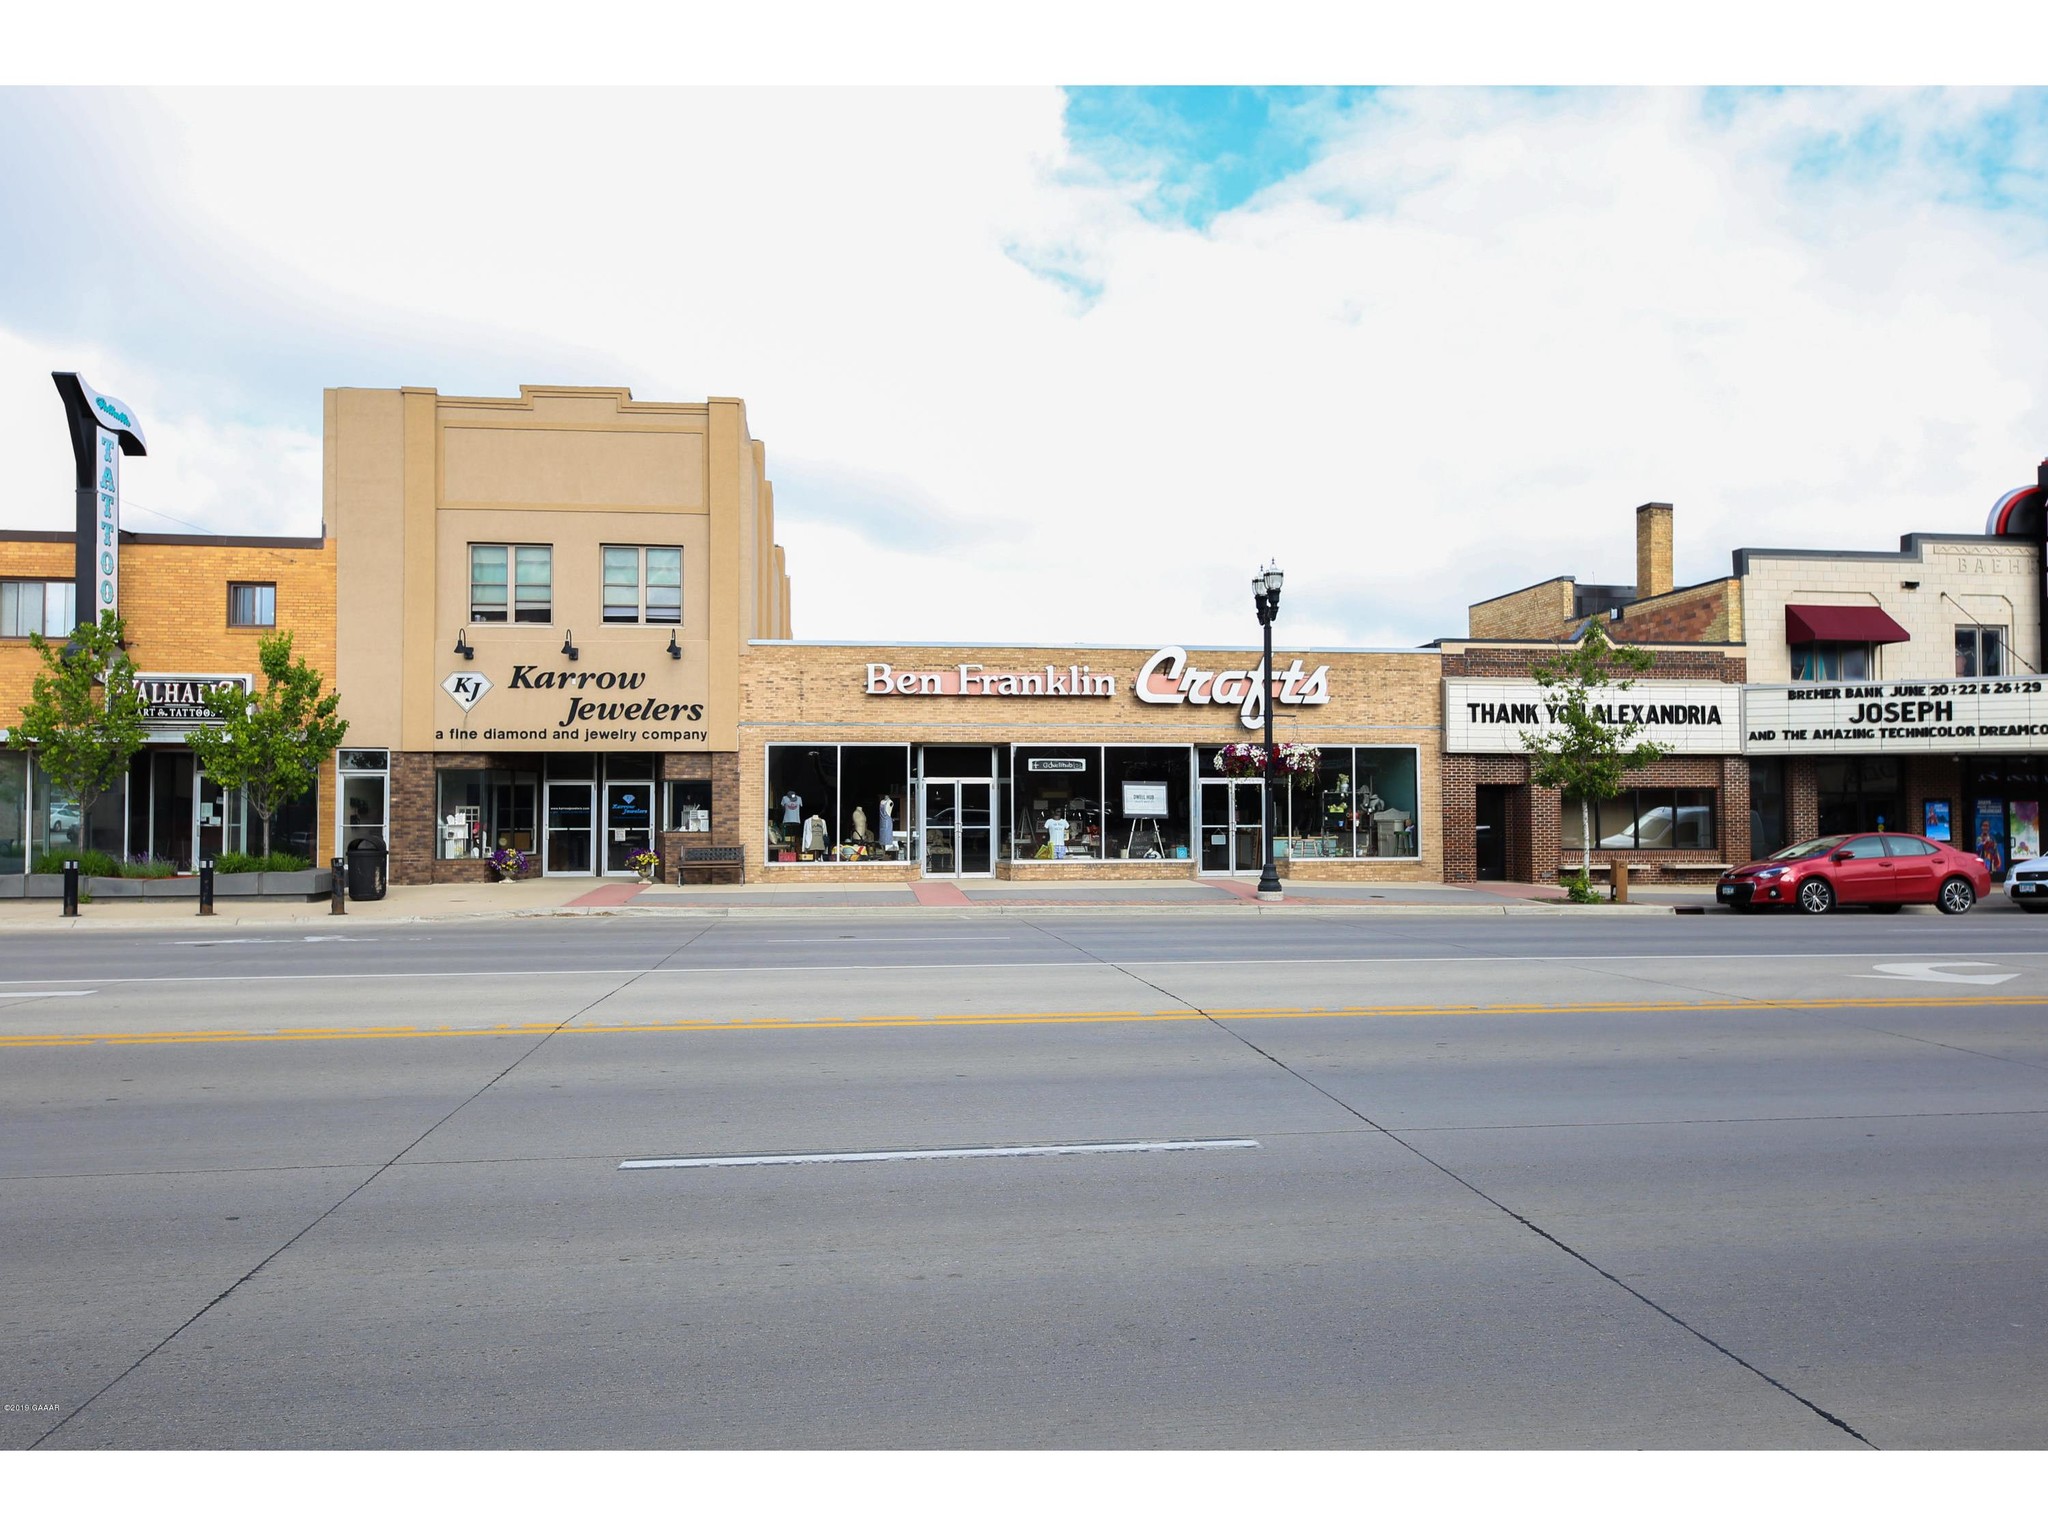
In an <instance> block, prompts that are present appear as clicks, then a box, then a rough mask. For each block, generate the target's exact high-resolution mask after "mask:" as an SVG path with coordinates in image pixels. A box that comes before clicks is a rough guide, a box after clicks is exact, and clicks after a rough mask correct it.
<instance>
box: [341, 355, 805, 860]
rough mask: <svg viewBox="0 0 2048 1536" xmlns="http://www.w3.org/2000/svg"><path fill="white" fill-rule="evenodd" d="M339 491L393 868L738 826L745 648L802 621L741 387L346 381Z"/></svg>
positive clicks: (364, 787)
mask: <svg viewBox="0 0 2048 1536" xmlns="http://www.w3.org/2000/svg"><path fill="white" fill-rule="evenodd" d="M325 502H326V518H327V525H328V527H329V529H330V530H331V531H332V533H333V535H334V537H335V539H336V542H337V543H338V545H339V547H340V550H341V561H340V575H339V582H338V595H339V601H340V615H339V623H338V629H337V643H338V646H339V649H340V652H341V664H340V672H339V677H340V681H341V688H342V696H343V698H344V700H345V701H346V703H347V707H348V710H349V712H350V713H349V718H350V722H351V728H350V731H349V740H348V750H349V752H350V753H351V754H352V755H351V756H350V757H349V758H348V760H347V761H346V763H345V765H344V766H345V769H346V770H347V771H346V773H345V779H346V782H345V783H344V785H343V799H344V801H345V802H347V803H348V806H347V807H345V809H347V811H348V814H350V815H352V816H353V817H354V818H355V823H354V824H355V826H356V827H357V828H358V830H364V831H367V830H370V829H372V828H374V827H375V826H376V825H378V824H379V823H380V822H381V821H382V820H383V803H384V801H385V799H386V797H387V796H388V804H389V817H388V828H389V832H388V835H389V842H390V851H391V874H392V878H393V879H394V880H396V881H400V882H409V881H426V880H459V879H481V878H483V877H484V875H485V874H486V870H485V860H486V859H487V858H489V857H490V856H491V855H492V854H493V853H497V854H498V856H499V857H504V856H507V855H510V854H519V855H523V856H525V858H526V859H527V860H528V861H529V862H530V863H531V865H532V872H535V873H539V872H543V871H545V872H547V873H555V874H563V873H582V874H607V873H611V874H624V873H630V869H629V868H628V866H627V864H626V860H627V858H628V856H629V855H630V854H631V853H634V852H637V851H640V850H645V849H648V848H650V847H658V846H660V844H661V839H662V836H663V834H664V832H665V831H672V832H673V836H672V837H670V838H669V839H668V842H669V844H670V845H671V847H670V851H671V853H673V851H674V849H676V848H679V847H680V846H682V845H683V843H685V842H690V841H702V842H704V843H710V842H712V841H713V840H714V839H716V838H720V837H722V838H724V839H726V840H727V841H732V840H735V838H736V834H737V830H738V828H737V815H738V805H737V801H736V799H735V797H734V794H733V793H732V790H731V786H730V784H729V783H728V785H727V787H726V791H725V793H723V794H719V795H716V799H715V800H714V794H715V792H716V786H717V783H718V781H719V780H720V779H721V778H723V777H726V776H727V775H729V774H730V772H731V768H732V762H733V754H734V753H735V752H736V751H737V749H738V745H739V697H740V658H741V648H742V646H743V645H744V643H745V642H746V641H749V640H754V639H773V638H780V637H785V636H787V635H788V634H789V577H788V573H787V572H786V570H785V569H784V566H783V557H782V551H781V549H780V548H779V547H778V546H777V545H776V543H775V537H774V492H773V488H772V486H771V485H770V483H769V481H768V478H767V474H766V466H765V457H764V450H763V447H762V445H761V443H759V442H758V441H756V440H755V439H754V438H753V437H751V436H750V435H749V433H748V431H747V419H746V408H745V406H744V405H743V404H742V403H741V402H740V401H737V400H723V399H712V400H707V401H704V402H702V403H691V404H657V403H649V402H643V401H637V400H635V399H633V397H632V395H631V393H630V392H629V391H627V390H623V389H576V388H553V387H550V388H526V389H522V390H521V391H520V394H519V397H518V398H517V399H467V398H457V397H444V396H441V395H439V394H436V393H435V392H434V391H433V390H429V389H393V390H368V389H335V390H329V391H328V392H327V402H326V488H325ZM713 804H718V805H720V806H722V810H721V813H720V818H721V819H720V820H718V821H709V820H707V819H706V818H705V817H704V816H703V815H702V814H701V813H702V812H703V811H704V810H705V809H706V808H707V807H709V806H711V805H713Z"/></svg>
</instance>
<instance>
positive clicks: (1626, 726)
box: [1522, 619, 1664, 883]
mask: <svg viewBox="0 0 2048 1536" xmlns="http://www.w3.org/2000/svg"><path fill="white" fill-rule="evenodd" d="M1651 662H1652V657H1651V655H1650V653H1649V652H1648V651H1645V650H1641V649H1639V648H1637V647H1636V646H1632V645H1616V644H1614V643H1613V642H1612V641H1611V640H1609V639H1608V638H1607V630H1606V627H1605V626H1604V625H1602V624H1601V622H1600V621H1599V620H1598V619H1593V620H1591V621H1590V622H1589V623H1588V624H1587V625H1586V633H1585V635H1584V636H1583V637H1582V638H1581V639H1580V641H1579V643H1578V645H1577V646H1576V647H1574V648H1573V649H1571V650H1569V651H1565V652H1563V653H1562V654H1560V655H1557V656H1555V657H1552V658H1551V659H1549V660H1547V661H1539V662H1536V663H1534V664H1533V665H1531V667H1530V668H1529V675H1530V676H1531V677H1532V678H1534V679H1535V680H1536V683H1537V685H1538V686H1539V687H1541V688H1542V689H1543V703H1544V712H1545V713H1546V714H1547V715H1548V716H1549V717H1550V721H1551V725H1550V728H1549V729H1548V730H1544V731H1524V732H1523V733H1522V746H1523V747H1524V749H1526V750H1527V752H1528V754H1529V779H1530V782H1531V783H1535V784H1540V785H1542V786H1544V787H1545V788H1546V789H1556V790H1562V791H1563V792H1564V796H1565V798H1566V799H1576V800H1577V801H1578V802H1579V827H1580V832H1581V836H1580V838H1579V849H1580V852H1579V873H1580V876H1581V878H1582V879H1584V880H1585V881H1587V882H1589V883H1590V882H1591V880H1592V878H1593V826H1592V822H1593V812H1592V807H1593V803H1594V802H1595V801H1598V800H1611V799H1613V798H1614V797H1615V796H1616V795H1618V794H1620V793H1621V781H1622V776H1623V775H1624V774H1626V773H1627V772H1629V770H1630V769H1633V768H1642V767H1646V766H1648V765H1649V764H1651V763H1654V762H1655V761H1657V759H1658V758H1660V757H1662V756H1663V755H1664V749H1663V748H1661V747H1659V746H1658V745H1657V744H1656V743H1655V742H1653V741H1647V740H1645V739H1644V737H1643V733H1644V730H1645V727H1644V726H1643V725H1642V724H1641V723H1640V722H1638V721H1628V720H1615V719H1608V718H1605V714H1604V711H1603V709H1602V701H1601V700H1600V699H1599V698H1598V697H1597V696H1596V695H1598V694H1600V693H1604V692H1609V691H1613V690H1619V689H1626V688H1631V687H1634V686H1635V682H1636V679H1637V678H1639V677H1640V676H1641V675H1642V674H1643V673H1645V672H1647V671H1648V670H1649V669H1650V666H1651Z"/></svg>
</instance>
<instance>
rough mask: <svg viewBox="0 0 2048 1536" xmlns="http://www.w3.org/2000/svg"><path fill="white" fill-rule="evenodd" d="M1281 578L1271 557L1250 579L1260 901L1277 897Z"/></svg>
mask: <svg viewBox="0 0 2048 1536" xmlns="http://www.w3.org/2000/svg"><path fill="white" fill-rule="evenodd" d="M1280 578H1281V572H1280V565H1279V562H1278V561H1274V560H1268V561H1267V562H1266V563H1265V564H1264V565H1263V566H1261V567H1260V568H1259V574H1258V575H1256V576H1254V577H1253V578H1252V605H1253V607H1254V609H1255V610H1256V611H1257V613H1258V615H1259V626H1260V627H1261V628H1262V629H1264V630H1265V632H1266V665H1265V667H1264V669H1263V670H1262V671H1261V672H1260V673H1259V686H1260V687H1261V688H1263V689H1264V690H1265V697H1263V698H1262V699H1260V701H1259V713H1260V714H1261V715H1263V716H1264V717H1265V721H1266V762H1265V775H1264V777H1265V792H1266V803H1265V805H1264V806H1263V807H1262V812H1263V814H1262V815H1261V816H1260V817H1259V835H1260V838H1261V840H1262V841H1263V842H1264V843H1265V845H1266V857H1265V865H1264V867H1263V868H1262V869H1260V871H1259V900H1261V901H1278V900H1279V899H1280V871H1279V870H1278V869H1276V868H1274V866H1273V820H1274V817H1273V620H1274V618H1275V617H1277V616H1278V614H1279V612H1280Z"/></svg>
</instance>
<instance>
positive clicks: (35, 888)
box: [0, 869, 334, 902]
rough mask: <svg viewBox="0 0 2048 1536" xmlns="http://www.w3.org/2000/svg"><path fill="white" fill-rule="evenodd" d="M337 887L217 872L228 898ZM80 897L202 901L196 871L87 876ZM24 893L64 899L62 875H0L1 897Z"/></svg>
mask: <svg viewBox="0 0 2048 1536" xmlns="http://www.w3.org/2000/svg"><path fill="white" fill-rule="evenodd" d="M333 887H334V872H333V871H332V870H326V869H301V870H297V871H294V872H293V873H291V874H262V875H215V876H214V877H213V894H214V895H215V897H217V898H218V897H227V896H275V897H278V898H280V899H283V900H288V901H318V900H320V899H322V898H323V897H325V896H327V895H328V893H329V892H330V891H332V889H333ZM78 893H79V895H80V896H81V897H88V896H89V897H91V898H92V899H93V900H94V901H167V900H176V901H190V902H197V901H198V900H199V877H198V876H197V875H170V876H166V877H165V878H163V879H161V880H124V879H121V878H119V877H117V876H110V875H86V876H83V877H81V878H80V880H79V882H78ZM9 897H14V898H21V897H26V898H28V899H30V900H33V901H62V900H63V899H64V877H63V876H62V875H0V901H4V900H6V899H8V898H9Z"/></svg>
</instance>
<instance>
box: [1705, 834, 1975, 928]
mask: <svg viewBox="0 0 2048 1536" xmlns="http://www.w3.org/2000/svg"><path fill="white" fill-rule="evenodd" d="M1714 894H1715V896H1716V897H1717V898H1718V899H1719V901H1720V902H1721V904H1722V905H1723V906H1726V907H1733V908H1735V909H1736V910H1737V911H1742V912H1748V911H1754V910H1755V909H1757V908H1758V907H1796V908H1797V909H1798V910H1799V911H1801V912H1832V911H1834V910H1835V908H1836V907H1838V906H1858V907H1869V908H1871V909H1872V910H1874V911H1878V912H1896V911H1898V910H1899V908H1900V907H1902V906H1905V905H1907V904H1908V903H1910V902H1933V903H1934V905H1935V906H1937V907H1939V908H1941V910H1942V911H1944V912H1967V911H1969V910H1970V908H1971V907H1973V906H1975V905H1976V904H1977V902H1978V901H1979V900H1980V899H1981V898H1983V897H1985V896H1988V895H1990V894H1991V871H1990V870H1988V869H1986V868H1985V867H1984V861H1983V860H1982V859H1980V858H1978V857H1977V855H1975V854H1974V853H1964V852H1963V851H1962V850H1961V849H1960V848H1951V847H1949V846H1948V844H1946V843H1930V842H1929V841H1928V840H1927V839H1926V838H1924V837H1915V836H1913V835H1912V834H1911V833H1909V832H1863V833H1857V834H1854V835H1847V836H1842V837H1817V838H1815V839H1813V841H1811V842H1807V843H1794V844H1793V845H1792V846H1791V847H1790V848H1781V849H1779V850H1778V851H1777V852H1776V853H1774V854H1772V855H1771V856H1770V857H1769V858H1768V859H1758V860H1756V861H1755V862H1754V863H1751V864H1745V865H1743V866H1742V867H1741V868H1740V869H1731V870H1730V871H1729V872H1728V873H1727V874H1725V875H1723V876H1722V877H1721V883H1720V885H1719V887H1718V888H1717V889H1716V891H1715V893H1714Z"/></svg>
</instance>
